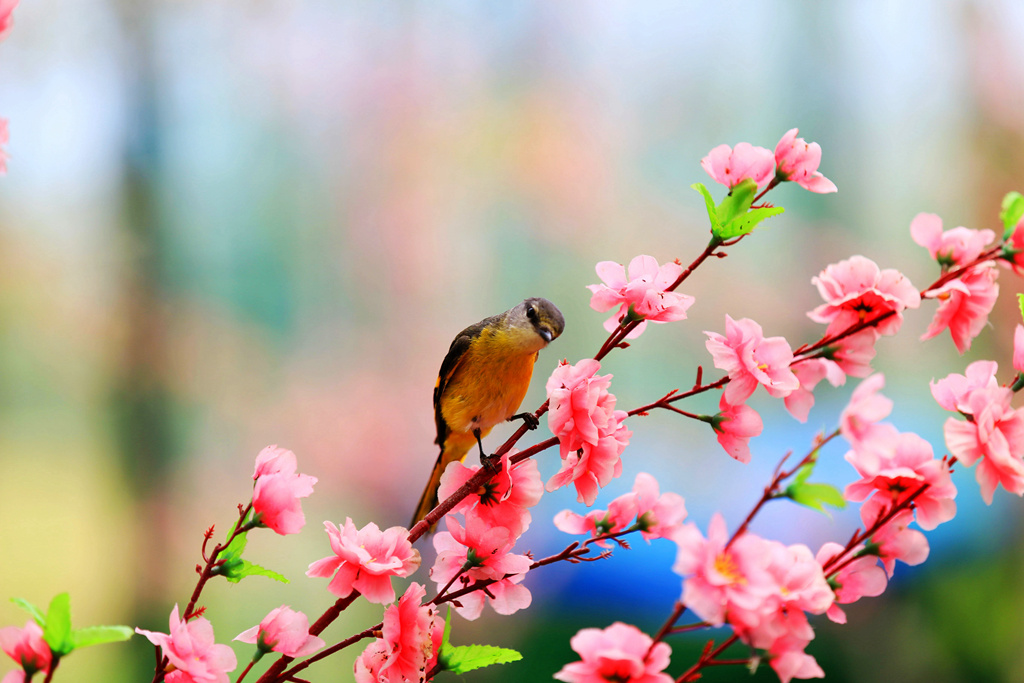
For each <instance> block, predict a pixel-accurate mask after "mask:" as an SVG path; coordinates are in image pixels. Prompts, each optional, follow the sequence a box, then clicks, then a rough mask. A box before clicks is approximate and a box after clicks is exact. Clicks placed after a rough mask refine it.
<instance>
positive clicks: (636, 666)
mask: <svg viewBox="0 0 1024 683" xmlns="http://www.w3.org/2000/svg"><path fill="white" fill-rule="evenodd" d="M569 645H570V646H571V647H572V649H573V650H574V651H575V652H576V654H578V655H579V656H580V658H581V661H579V662H572V663H570V664H566V665H565V666H563V667H562V670H561V671H559V672H558V673H556V674H555V678H556V679H557V680H559V681H566V683H605V682H606V681H623V682H624V683H627V682H628V683H672V677H671V676H669V675H668V674H666V673H661V672H662V671H664V669H665V667H667V666H668V663H669V657H671V655H672V648H670V647H669V646H668V645H667V644H666V643H657V644H655V642H654V640H653V639H652V638H651V637H650V636H649V635H647V634H646V633H644V632H643V631H641V630H640V629H638V628H637V627H636V626H630V625H629V624H623V623H622V622H619V621H617V622H615V623H614V624H612V625H611V626H609V627H608V628H606V629H603V630H602V629H597V628H585V629H583V630H582V631H580V632H579V633H577V634H576V635H574V636H573V637H572V639H571V640H570V641H569Z"/></svg>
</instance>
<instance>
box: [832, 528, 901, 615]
mask: <svg viewBox="0 0 1024 683" xmlns="http://www.w3.org/2000/svg"><path fill="white" fill-rule="evenodd" d="M844 550H845V548H843V546H841V545H839V544H838V543H831V542H829V543H826V544H824V545H823V546H821V549H820V550H818V554H817V555H816V559H817V560H818V562H819V563H820V564H821V566H822V567H824V566H825V565H826V564H828V563H829V562H831V561H832V560H833V558H836V557H838V556H839V555H840V554H841V553H843V551H844ZM862 550H864V546H863V545H858V546H855V547H854V548H852V550H851V553H853V554H857V553H860V552H861V551H862ZM830 571H835V570H834V569H833V570H830ZM831 583H832V587H833V591H834V592H835V596H836V599H835V602H834V603H833V604H832V606H831V607H829V608H828V612H827V613H826V614H828V618H829V619H831V620H832V621H834V622H836V623H837V624H845V623H846V613H845V612H843V610H842V609H840V608H839V604H843V605H848V604H850V603H852V602H857V601H858V600H860V599H861V598H864V597H869V598H873V597H875V596H878V595H881V594H882V593H883V592H885V587H886V585H887V584H888V579H887V578H886V574H885V570H884V569H882V568H881V567H879V566H878V558H877V557H875V556H873V555H868V556H865V557H858V558H857V559H855V560H853V561H852V562H849V563H848V564H844V565H843V567H842V569H840V570H839V571H838V572H836V573H835V576H833V577H832V578H831Z"/></svg>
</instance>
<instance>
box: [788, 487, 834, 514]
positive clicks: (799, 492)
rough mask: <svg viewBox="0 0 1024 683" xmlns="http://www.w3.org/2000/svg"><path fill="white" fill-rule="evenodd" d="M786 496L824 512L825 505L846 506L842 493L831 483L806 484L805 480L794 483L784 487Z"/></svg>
mask: <svg viewBox="0 0 1024 683" xmlns="http://www.w3.org/2000/svg"><path fill="white" fill-rule="evenodd" d="M784 495H785V496H786V497H787V498H789V499H791V500H792V501H793V502H794V503H799V504H800V505H804V506H806V507H809V508H811V509H813V510H817V511H819V512H824V513H825V514H828V512H827V511H826V510H825V507H824V506H825V505H829V506H831V507H834V508H837V509H839V510H842V509H843V508H845V507H846V501H845V500H843V494H841V493H840V492H839V490H838V489H837V488H836V487H834V486H832V485H831V484H808V483H805V482H800V483H796V482H794V483H793V484H791V485H789V486H788V487H786V491H785V494H784Z"/></svg>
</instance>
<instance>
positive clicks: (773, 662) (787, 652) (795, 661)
mask: <svg viewBox="0 0 1024 683" xmlns="http://www.w3.org/2000/svg"><path fill="white" fill-rule="evenodd" d="M805 647H807V645H806V643H801V642H799V641H797V642H789V641H787V640H785V639H783V640H780V641H778V642H776V643H775V644H773V645H772V647H771V649H770V650H769V651H768V664H769V665H770V666H771V667H772V669H773V670H774V671H775V674H776V675H777V676H778V677H779V681H780V682H781V683H789V681H791V680H793V679H794V678H801V679H803V678H824V677H825V672H824V671H823V670H822V668H821V667H820V666H819V665H818V662H817V660H816V659H814V657H812V656H811V655H809V654H807V653H806V652H804V648H805Z"/></svg>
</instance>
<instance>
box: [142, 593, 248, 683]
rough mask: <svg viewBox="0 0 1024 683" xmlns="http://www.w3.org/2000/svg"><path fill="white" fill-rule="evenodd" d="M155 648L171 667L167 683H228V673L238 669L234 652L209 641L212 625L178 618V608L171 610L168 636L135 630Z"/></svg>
mask: <svg viewBox="0 0 1024 683" xmlns="http://www.w3.org/2000/svg"><path fill="white" fill-rule="evenodd" d="M135 632H136V633H138V634H140V635H143V636H146V638H148V639H149V642H151V643H153V644H154V645H156V646H158V647H159V648H160V649H161V650H162V651H163V654H164V656H165V657H167V659H168V660H169V661H170V663H171V665H172V666H173V667H174V671H172V672H171V673H169V674H168V675H167V677H166V679H165V680H166V681H167V682H168V683H228V672H229V671H234V670H235V667H236V666H237V665H238V661H237V660H236V659H235V653H234V651H233V650H232V649H231V648H230V647H229V646H227V645H218V644H216V643H215V642H214V639H213V625H212V624H211V623H210V622H209V621H207V620H206V619H204V618H203V617H196V618H194V619H192V620H191V621H188V622H186V621H184V620H182V619H179V618H178V606H177V605H175V606H174V609H173V610H171V619H170V633H169V634H168V633H154V632H153V631H147V630H145V629H141V628H136V629H135Z"/></svg>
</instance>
